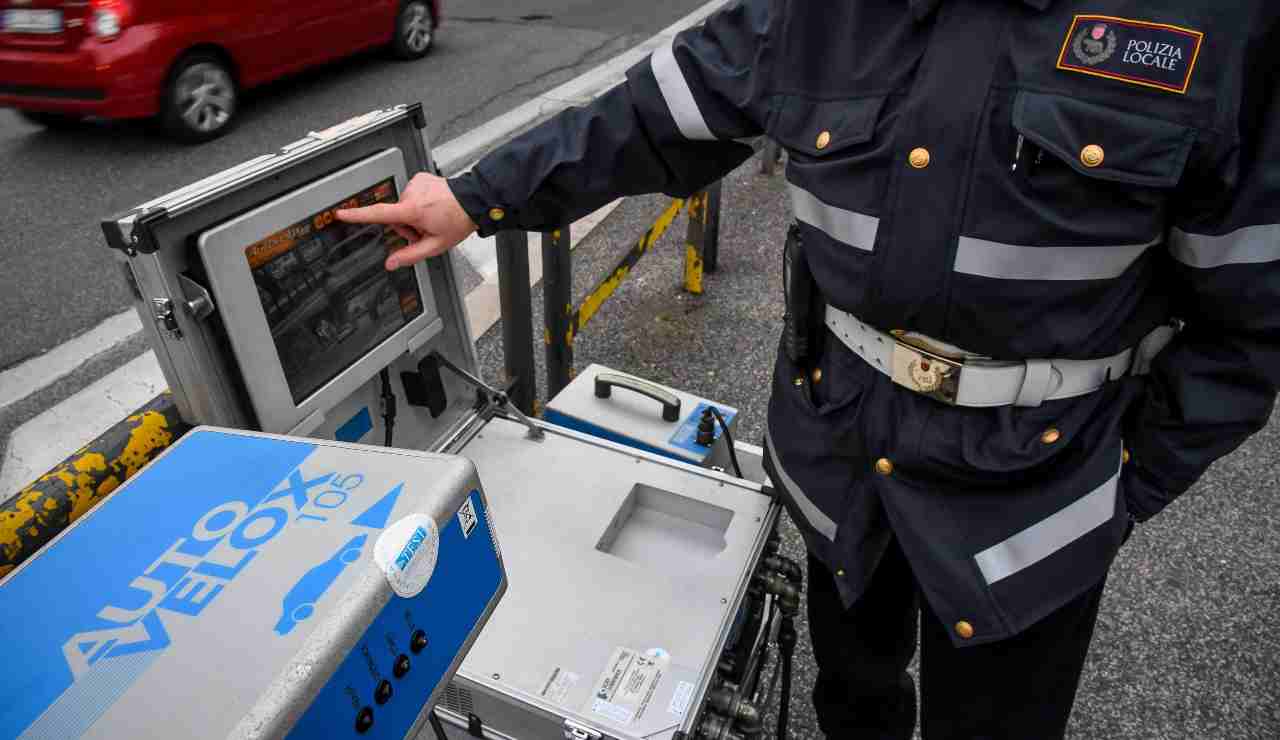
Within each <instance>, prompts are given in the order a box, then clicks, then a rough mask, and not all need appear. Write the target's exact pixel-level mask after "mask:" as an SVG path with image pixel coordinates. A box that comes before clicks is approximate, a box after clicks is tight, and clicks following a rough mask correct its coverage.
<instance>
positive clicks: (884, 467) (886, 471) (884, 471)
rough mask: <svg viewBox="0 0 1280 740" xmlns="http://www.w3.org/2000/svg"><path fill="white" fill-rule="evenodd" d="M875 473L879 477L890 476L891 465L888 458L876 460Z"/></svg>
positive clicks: (891, 472) (891, 471)
mask: <svg viewBox="0 0 1280 740" xmlns="http://www.w3.org/2000/svg"><path fill="white" fill-rule="evenodd" d="M876 472H877V473H879V474H880V475H892V474H893V463H892V462H889V458H887V457H882V458H880V459H879V460H876Z"/></svg>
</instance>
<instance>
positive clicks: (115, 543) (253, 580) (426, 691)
mask: <svg viewBox="0 0 1280 740" xmlns="http://www.w3.org/2000/svg"><path fill="white" fill-rule="evenodd" d="M419 513H421V514H426V515H428V516H431V517H433V518H434V520H435V521H436V522H437V525H438V528H439V533H440V534H439V542H438V543H437V544H438V553H439V554H438V561H437V565H436V568H435V571H434V574H433V575H432V577H431V580H430V581H429V582H428V584H427V586H426V588H425V589H424V590H423V591H422V592H421V593H419V594H418V595H416V596H414V597H412V598H401V597H399V596H396V595H395V594H393V593H391V590H390V588H389V586H388V584H387V581H386V578H385V577H384V576H382V574H381V571H379V570H378V569H377V566H376V565H375V564H374V563H373V560H372V553H373V550H374V546H375V543H376V541H377V540H378V537H379V535H380V534H381V533H382V530H383V529H384V528H385V527H387V526H389V525H390V524H392V523H394V522H396V521H398V520H400V519H402V518H404V517H405V516H408V515H411V514H419ZM488 519H489V517H488V511H487V507H486V505H485V501H484V496H483V493H482V491H481V489H480V487H479V481H478V479H476V477H475V472H474V468H473V467H472V466H471V465H470V463H467V462H466V461H464V460H461V459H460V458H451V457H446V456H439V455H426V454H422V453H411V452H405V451H399V450H386V449H382V448H372V447H361V446H357V445H347V444H340V443H332V442H315V441H304V440H293V439H287V438H281V437H273V436H266V435H257V434H252V433H241V432H225V431H220V430H212V429H199V430H196V431H193V432H191V433H189V434H188V435H187V436H186V437H184V438H183V439H182V440H180V441H179V442H178V443H177V444H176V445H175V446H174V447H173V448H171V449H170V450H169V451H168V452H166V453H165V454H164V455H163V456H161V457H160V458H159V459H157V460H156V461H155V462H154V463H152V464H151V465H150V466H148V467H147V468H145V469H144V470H143V471H142V472H140V473H139V474H138V475H137V476H135V477H134V478H133V479H131V480H130V481H129V482H128V483H127V484H126V485H124V486H122V487H121V488H120V489H119V490H118V491H117V492H116V493H114V494H113V495H112V496H110V497H108V498H107V499H106V500H105V501H104V502H103V503H102V504H100V505H99V506H98V507H97V508H96V509H94V510H93V511H91V512H90V513H89V514H87V515H85V516H84V517H82V518H81V519H80V520H79V521H78V522H77V523H76V524H75V525H74V526H72V527H71V528H69V529H68V530H66V531H65V532H64V533H63V534H62V535H61V536H60V537H59V538H58V539H56V540H54V542H52V543H51V544H50V545H49V546H48V547H46V548H45V549H44V550H42V551H41V552H40V553H38V554H37V555H36V557H34V558H32V559H31V560H30V561H28V562H27V563H25V564H24V565H23V566H22V567H20V568H19V569H18V570H16V571H15V572H14V573H12V574H10V576H9V577H8V578H7V579H6V580H4V581H2V582H0V623H2V624H4V625H5V630H6V637H7V641H8V645H9V647H8V654H7V663H8V665H9V668H8V669H7V670H6V671H5V672H4V674H3V676H2V677H0V737H21V738H77V737H95V738H96V737H124V736H128V737H131V738H175V737H182V738H188V739H190V738H206V737H207V738H215V737H216V738H224V737H228V736H229V735H230V736H235V735H236V734H238V733H239V732H240V731H241V730H243V729H244V728H243V727H240V723H241V720H242V719H243V718H244V717H246V716H247V715H252V717H253V718H254V721H261V726H266V727H271V728H274V729H273V730H272V731H271V732H268V735H276V736H280V735H283V734H285V733H288V735H289V737H340V736H344V735H346V736H356V735H357V734H359V735H360V736H362V737H380V738H403V737H405V736H406V734H407V733H408V732H409V731H410V730H411V729H412V728H413V727H414V726H416V725H418V724H420V723H419V720H420V719H421V718H422V717H423V715H422V710H423V705H424V703H425V702H426V700H427V698H428V697H429V696H431V694H432V693H433V692H434V691H435V690H436V689H437V688H438V687H439V686H440V685H442V683H443V682H444V680H445V679H447V678H448V677H449V676H450V675H452V670H454V668H455V667H456V663H457V662H458V660H457V659H459V655H460V654H461V653H462V652H464V651H465V649H466V648H467V647H468V646H469V644H470V642H471V640H472V639H474V636H475V635H476V634H477V633H478V631H479V628H480V627H481V626H482V625H483V623H484V621H485V619H487V616H488V614H489V613H490V612H491V611H492V608H493V607H494V605H495V604H496V602H497V600H498V598H499V597H500V596H501V593H502V592H503V590H504V589H505V585H506V580H505V574H504V570H503V568H502V564H501V560H500V556H499V554H498V552H497V544H496V539H495V538H493V537H492V536H491V532H490V529H489V521H488ZM352 604H358V605H361V606H360V608H354V607H352ZM342 620H357V621H353V622H351V623H352V624H357V625H358V628H357V629H354V630H346V633H347V637H345V638H344V637H341V635H342V634H343V632H344V630H342V629H333V627H334V625H336V624H339V623H344V624H345V622H342ZM320 625H325V628H324V629H318V627H319V626H320ZM344 640H345V642H344ZM301 654H305V655H306V656H308V657H307V659H306V661H303V662H301V663H300V662H299V661H300V660H301V658H300V657H299V656H300V655H301ZM299 665H308V666H309V668H308V671H310V672H311V673H313V674H315V680H320V679H324V680H325V681H326V683H324V684H323V685H322V686H319V687H318V690H319V693H318V695H317V694H316V690H317V686H315V685H314V684H312V685H310V688H309V689H308V688H306V686H304V685H303V684H304V683H305V682H303V681H302V680H301V679H299V681H298V682H297V686H296V687H295V686H294V685H293V683H292V682H291V679H289V678H288V676H293V675H299V676H301V675H303V673H302V672H301V671H298V670H297V668H298V666H299ZM384 680H385V681H387V682H388V685H389V686H382V690H381V691H379V686H380V684H381V682H382V681H384ZM299 710H304V711H301V717H300V719H297V721H296V723H295V722H294V721H293V718H296V717H298V716H299ZM282 718H283V719H282ZM290 729H291V732H290ZM358 731H362V732H358Z"/></svg>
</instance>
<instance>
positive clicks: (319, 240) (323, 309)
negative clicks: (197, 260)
mask: <svg viewBox="0 0 1280 740" xmlns="http://www.w3.org/2000/svg"><path fill="white" fill-rule="evenodd" d="M397 195H398V194H397V192H396V187H395V181H394V180H393V179H390V178H388V179H386V180H383V181H382V182H380V183H378V184H377V185H374V186H373V187H371V188H368V189H366V190H362V191H360V192H358V193H356V194H355V195H352V196H351V197H350V198H347V199H345V200H343V201H342V202H340V203H335V204H333V205H332V206H330V207H328V208H326V209H324V210H323V211H320V212H319V213H315V214H312V215H311V216H309V217H307V218H305V219H303V220H301V221H298V222H297V223H294V224H291V225H289V226H287V227H285V228H283V229H281V230H279V231H277V232H275V233H274V234H271V235H270V236H268V237H266V238H265V239H262V240H261V241H259V242H256V243H254V244H251V245H250V246H248V247H247V248H245V250H244V254H245V257H246V258H247V259H248V260H249V269H250V270H251V271H252V273H253V282H254V284H255V285H257V288H258V299H259V300H260V301H261V302H262V310H263V312H264V313H265V314H266V316H267V325H268V326H269V327H270V328H271V338H272V340H274V341H275V345H276V351H277V353H278V354H279V356H280V363H281V365H283V367H284V375H285V379H286V380H288V382H289V391H290V393H292V395H293V401H294V403H302V402H303V400H305V399H306V398H307V397H308V396H310V395H311V394H312V393H315V392H316V391H317V390H319V389H320V387H321V386H323V385H324V384H325V383H328V382H329V381H330V380H333V379H334V378H335V377H337V376H338V375H339V374H341V373H342V371H343V370H345V369H346V368H348V367H350V366H351V365H352V364H354V363H355V362H356V361H357V360H359V359H360V358H361V357H364V356H365V355H366V354H367V353H368V352H369V351H370V350H372V349H373V348H374V347H376V346H378V344H380V343H381V342H383V341H384V340H386V339H387V338H388V337H390V336H391V335H392V334H395V333H396V331H397V330H399V329H400V328H402V327H404V326H405V325H406V324H408V323H409V322H410V321H412V320H413V319H415V318H417V317H418V316H421V315H422V311H423V308H422V294H421V293H420V292H419V290H418V280H417V278H416V277H415V276H414V272H413V268H412V267H402V268H400V269H399V270H395V271H394V272H388V271H387V270H386V269H384V267H383V262H384V261H385V260H386V258H387V256H388V255H389V254H391V252H392V251H394V250H396V249H399V248H400V247H402V246H404V245H405V243H406V242H405V240H404V239H403V238H401V237H400V235H398V234H397V233H396V232H395V231H393V230H391V229H388V228H385V227H383V226H370V225H362V224H347V223H343V222H341V221H339V220H337V218H335V217H334V211H336V210H337V209H339V208H355V207H359V206H367V205H371V204H373V203H390V202H394V201H395V200H396V198H397Z"/></svg>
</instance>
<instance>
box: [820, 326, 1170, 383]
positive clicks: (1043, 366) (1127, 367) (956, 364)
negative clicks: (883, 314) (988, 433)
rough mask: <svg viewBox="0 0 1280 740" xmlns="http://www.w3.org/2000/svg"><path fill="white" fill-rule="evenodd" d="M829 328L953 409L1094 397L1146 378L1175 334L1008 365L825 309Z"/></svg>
mask: <svg viewBox="0 0 1280 740" xmlns="http://www.w3.org/2000/svg"><path fill="white" fill-rule="evenodd" d="M826 324H827V328H829V329H831V331H832V332H833V333H834V334H835V335H836V336H837V337H839V338H840V340H841V341H843V342H844V343H845V345H846V346H848V347H849V349H851V350H853V352H854V353H855V354H857V355H858V356H859V357H861V358H862V359H863V360H865V361H866V362H867V364H869V365H871V366H872V367H874V368H875V369H877V370H879V371H880V372H882V373H884V374H885V375H887V376H889V377H890V378H892V379H893V382H894V383H897V384H898V385H900V386H902V387H904V388H907V389H909V390H912V391H915V392H916V393H919V394H920V395H923V396H928V397H930V398H933V399H936V400H938V401H941V402H943V403H946V404H949V405H952V406H972V407H978V408H989V407H993V406H1039V405H1040V404H1042V403H1044V402H1045V401H1055V400H1057V399H1060V398H1073V397H1075V396H1083V395H1085V394H1088V393H1092V392H1094V391H1096V390H1098V389H1099V388H1101V387H1102V386H1103V385H1104V384H1105V383H1107V382H1108V381H1111V380H1117V379H1119V378H1121V377H1124V376H1125V375H1144V374H1146V373H1147V371H1148V370H1149V369H1150V367H1151V359H1152V358H1153V357H1155V356H1156V354H1158V353H1159V352H1160V350H1162V349H1164V347H1165V345H1167V344H1168V343H1169V340H1170V339H1172V338H1173V336H1174V334H1175V333H1176V332H1177V329H1176V328H1175V326H1174V325H1166V326H1161V327H1159V328H1157V329H1156V330H1155V331H1153V332H1151V333H1150V334H1148V335H1147V336H1146V338H1144V339H1143V340H1142V342H1140V343H1139V344H1138V346H1137V347H1131V348H1129V349H1126V350H1124V351H1123V352H1119V353H1117V354H1114V355H1111V356H1110V357H1100V358H1097V359H1093V360H1052V359H1051V360H1023V361H1021V362H1004V361H999V360H991V359H987V358H983V357H979V356H976V355H971V354H969V353H966V352H964V351H962V350H959V349H957V348H955V347H952V346H950V345H947V344H945V343H942V342H938V341H936V340H933V339H929V338H928V337H922V336H920V335H915V334H909V333H905V332H904V333H898V332H894V334H886V333H884V332H882V331H879V330H878V329H874V328H872V327H870V326H868V325H867V324H866V323H864V322H863V321H861V320H859V319H858V317H856V316H854V315H853V314H850V313H846V312H844V311H841V310H840V309H838V308H835V307H833V306H827V312H826Z"/></svg>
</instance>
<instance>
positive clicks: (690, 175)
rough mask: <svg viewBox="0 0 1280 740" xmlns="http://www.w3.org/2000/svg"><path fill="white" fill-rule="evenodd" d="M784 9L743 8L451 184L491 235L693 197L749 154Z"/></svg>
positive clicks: (732, 9) (766, 3) (765, 2)
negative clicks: (773, 32) (616, 205)
mask: <svg viewBox="0 0 1280 740" xmlns="http://www.w3.org/2000/svg"><path fill="white" fill-rule="evenodd" d="M772 6H773V2H772V0H740V2H736V3H734V4H732V5H731V6H729V7H728V8H726V9H724V10H722V11H720V12H718V13H716V14H715V15H713V16H711V17H710V18H709V19H708V20H707V22H706V24H705V26H703V27H700V28H694V29H689V30H687V31H684V32H683V33H680V34H679V35H678V36H676V38H675V39H674V41H673V42H670V43H667V44H664V45H663V46H662V47H660V48H659V49H658V50H657V51H655V52H654V54H653V55H652V57H650V58H649V59H646V60H645V61H643V62H641V63H640V64H638V65H636V66H635V67H633V68H632V69H631V70H630V71H628V73H627V79H626V82H624V83H622V84H621V85H619V86H618V87H616V88H614V89H613V90H611V91H610V92H608V93H606V94H605V95H604V96H603V97H601V98H600V99H598V100H597V101H595V102H594V103H592V104H590V105H588V106H586V107H582V108H573V109H570V110H568V111H565V112H564V113H562V114H560V115H558V116H556V117H555V118H553V119H552V120H550V121H548V122H546V123H544V124H542V125H541V126H539V127H537V128H535V129H533V130H532V131H530V132H528V133H527V134H524V135H523V136H521V137H519V138H517V139H516V140H515V141H513V142H511V143H510V144H508V145H506V146H504V147H502V148H501V149H499V150H498V151H496V152H494V153H492V154H490V155H489V156H487V157H485V158H484V159H483V160H481V161H480V163H479V164H477V165H476V166H475V168H474V169H472V170H471V171H470V172H468V173H466V174H463V175H461V176H459V177H456V178H454V179H452V180H450V181H449V187H450V188H451V189H452V190H453V193H454V195H455V196H456V197H457V198H458V201H459V202H460V203H461V204H462V207H463V209H464V210H466V212H467V214H468V215H469V216H470V217H471V219H472V220H473V221H474V222H475V224H476V225H477V226H478V227H479V231H480V233H481V235H485V236H487V235H489V234H492V233H493V232H495V231H498V230H500V229H523V230H527V231H538V230H546V229H551V228H557V227H560V226H562V225H564V224H566V223H570V222H572V221H573V220H575V219H577V218H579V217H581V216H583V215H585V214H587V213H590V212H591V211H593V210H595V209H597V208H599V207H601V206H603V205H604V204H606V203H608V202H610V201H612V200H614V199H615V198H618V197H621V196H625V195H637V194H641V193H653V192H664V193H667V194H669V195H675V196H687V195H689V194H691V193H694V192H697V191H698V190H699V189H700V188H702V187H704V186H706V185H707V184H709V183H711V182H714V181H715V180H717V179H719V178H720V177H722V176H723V175H724V174H726V173H727V172H729V171H730V170H732V169H733V168H735V167H737V166H738V165H739V164H741V163H742V162H743V161H745V160H746V159H747V157H749V156H750V155H751V151H752V150H751V147H750V146H748V145H746V144H742V143H739V142H737V141H735V139H740V138H744V137H751V136H757V135H759V134H760V133H761V124H762V123H763V120H764V110H765V105H766V103H765V100H764V96H763V95H762V92H761V91H762V88H763V85H764V81H765V80H764V78H765V73H764V69H766V62H767V59H765V56H766V55H767V47H768V44H767V38H768V34H769V28H770V25H771V22H772V15H773V13H774V10H773V7H772Z"/></svg>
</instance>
